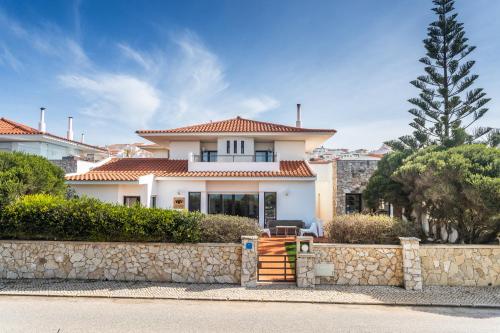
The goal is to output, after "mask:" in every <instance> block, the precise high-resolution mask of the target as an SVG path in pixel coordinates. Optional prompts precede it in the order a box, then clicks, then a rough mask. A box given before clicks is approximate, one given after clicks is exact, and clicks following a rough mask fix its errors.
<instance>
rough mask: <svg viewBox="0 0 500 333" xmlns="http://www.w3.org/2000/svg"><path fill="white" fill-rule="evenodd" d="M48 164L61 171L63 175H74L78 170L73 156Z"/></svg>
mask: <svg viewBox="0 0 500 333" xmlns="http://www.w3.org/2000/svg"><path fill="white" fill-rule="evenodd" d="M50 162H51V163H52V164H54V165H57V166H58V167H60V168H61V169H63V170H64V173H74V172H77V170H78V161H77V159H76V158H75V157H74V156H66V157H63V158H62V159H60V160H50Z"/></svg>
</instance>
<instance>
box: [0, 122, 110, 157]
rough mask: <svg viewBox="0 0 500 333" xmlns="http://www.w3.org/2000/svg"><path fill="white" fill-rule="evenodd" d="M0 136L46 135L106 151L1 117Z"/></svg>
mask: <svg viewBox="0 0 500 333" xmlns="http://www.w3.org/2000/svg"><path fill="white" fill-rule="evenodd" d="M0 135H46V136H49V137H52V138H55V139H59V140H63V141H67V142H71V143H74V144H78V145H81V146H85V147H89V148H92V149H96V150H101V151H103V152H105V151H106V149H103V148H100V147H97V146H92V145H88V144H86V143H81V142H78V141H74V140H68V139H66V138H63V137H60V136H57V135H54V134H51V133H48V132H41V131H39V130H37V129H35V128H33V127H30V126H27V125H23V124H20V123H17V122H15V121H12V120H9V119H6V118H3V117H2V118H0Z"/></svg>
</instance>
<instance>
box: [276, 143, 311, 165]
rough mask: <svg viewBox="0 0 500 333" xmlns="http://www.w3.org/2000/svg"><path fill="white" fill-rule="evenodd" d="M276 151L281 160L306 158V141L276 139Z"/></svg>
mask: <svg viewBox="0 0 500 333" xmlns="http://www.w3.org/2000/svg"><path fill="white" fill-rule="evenodd" d="M274 151H275V152H276V153H277V154H278V156H279V159H280V160H282V161H283V160H291V161H293V160H304V159H305V158H306V145H305V141H275V142H274Z"/></svg>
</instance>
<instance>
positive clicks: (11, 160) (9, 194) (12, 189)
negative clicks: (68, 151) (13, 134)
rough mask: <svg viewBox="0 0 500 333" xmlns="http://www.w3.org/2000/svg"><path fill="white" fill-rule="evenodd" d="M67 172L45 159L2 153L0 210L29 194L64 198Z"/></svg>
mask: <svg viewBox="0 0 500 333" xmlns="http://www.w3.org/2000/svg"><path fill="white" fill-rule="evenodd" d="M66 187H67V186H66V184H65V183H64V172H63V170H62V169H61V168H59V167H57V166H55V165H53V164H52V163H50V162H49V161H48V160H47V159H46V158H43V157H41V156H35V155H29V154H25V153H19V152H0V208H1V207H2V206H4V205H6V204H8V203H9V202H11V201H13V200H15V199H16V198H19V197H20V196H22V195H25V194H36V193H46V194H53V195H61V196H62V195H64V194H65V191H66Z"/></svg>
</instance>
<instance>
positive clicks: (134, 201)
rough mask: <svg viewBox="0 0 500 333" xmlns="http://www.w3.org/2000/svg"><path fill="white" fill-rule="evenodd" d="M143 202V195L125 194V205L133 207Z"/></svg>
mask: <svg viewBox="0 0 500 333" xmlns="http://www.w3.org/2000/svg"><path fill="white" fill-rule="evenodd" d="M140 204H141V197H137V196H124V197H123V205H124V206H127V207H132V206H135V205H140Z"/></svg>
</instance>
